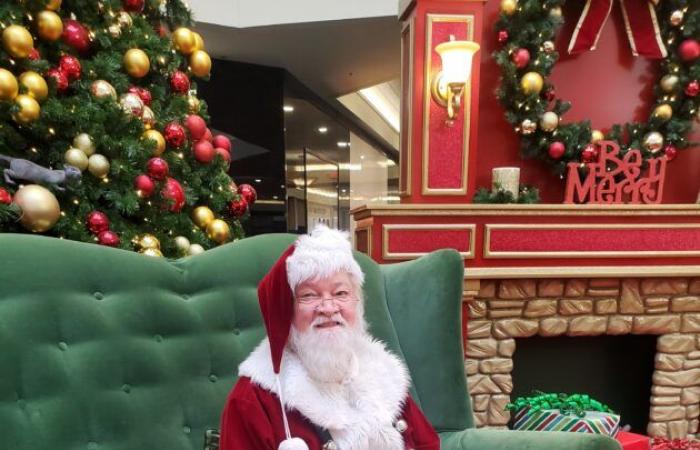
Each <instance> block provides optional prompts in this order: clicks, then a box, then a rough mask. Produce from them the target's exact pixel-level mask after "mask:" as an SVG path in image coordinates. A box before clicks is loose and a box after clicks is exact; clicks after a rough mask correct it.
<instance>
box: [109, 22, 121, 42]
mask: <svg viewBox="0 0 700 450" xmlns="http://www.w3.org/2000/svg"><path fill="white" fill-rule="evenodd" d="M107 31H109V35H110V36H112V37H113V38H115V39H116V38H118V37H119V36H121V35H122V29H121V27H120V26H119V25H110V26H109V27H107Z"/></svg>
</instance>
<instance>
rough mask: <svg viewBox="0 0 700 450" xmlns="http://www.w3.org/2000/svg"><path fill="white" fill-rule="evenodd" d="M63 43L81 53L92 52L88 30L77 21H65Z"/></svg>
mask: <svg viewBox="0 0 700 450" xmlns="http://www.w3.org/2000/svg"><path fill="white" fill-rule="evenodd" d="M62 39H63V42H64V43H65V44H66V45H68V46H70V47H73V48H74V49H76V50H77V51H78V52H79V53H81V54H82V53H86V52H87V51H88V50H90V36H89V34H88V31H87V29H86V28H85V27H84V26H83V24H81V23H80V22H78V21H77V20H72V19H68V20H64V21H63V35H62Z"/></svg>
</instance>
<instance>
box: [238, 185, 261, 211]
mask: <svg viewBox="0 0 700 450" xmlns="http://www.w3.org/2000/svg"><path fill="white" fill-rule="evenodd" d="M238 193H239V194H241V196H242V197H243V198H244V199H245V201H246V202H247V203H248V204H249V205H250V206H253V204H254V203H255V200H257V199H258V193H257V192H255V188H254V187H253V186H251V185H249V184H241V185H239V186H238Z"/></svg>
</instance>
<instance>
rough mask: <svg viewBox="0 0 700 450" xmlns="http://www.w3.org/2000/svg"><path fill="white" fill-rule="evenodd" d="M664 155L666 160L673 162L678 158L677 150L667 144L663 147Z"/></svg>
mask: <svg viewBox="0 0 700 450" xmlns="http://www.w3.org/2000/svg"><path fill="white" fill-rule="evenodd" d="M664 155H666V159H667V160H669V161H673V160H674V159H676V156H678V149H677V148H676V146H675V145H673V144H667V145H666V146H665V147H664Z"/></svg>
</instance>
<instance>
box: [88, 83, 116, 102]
mask: <svg viewBox="0 0 700 450" xmlns="http://www.w3.org/2000/svg"><path fill="white" fill-rule="evenodd" d="M90 92H92V95H94V96H95V97H97V98H105V97H112V98H113V99H114V100H116V99H117V91H116V89H114V86H112V85H111V84H109V83H108V82H107V81H105V80H96V81H94V82H93V83H92V85H91V86H90Z"/></svg>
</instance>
